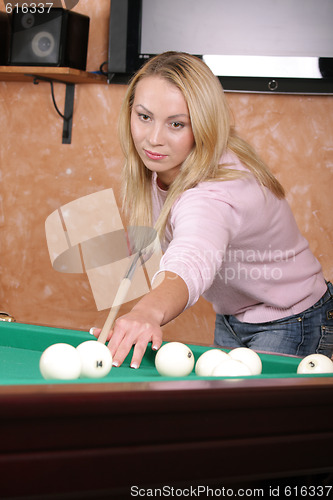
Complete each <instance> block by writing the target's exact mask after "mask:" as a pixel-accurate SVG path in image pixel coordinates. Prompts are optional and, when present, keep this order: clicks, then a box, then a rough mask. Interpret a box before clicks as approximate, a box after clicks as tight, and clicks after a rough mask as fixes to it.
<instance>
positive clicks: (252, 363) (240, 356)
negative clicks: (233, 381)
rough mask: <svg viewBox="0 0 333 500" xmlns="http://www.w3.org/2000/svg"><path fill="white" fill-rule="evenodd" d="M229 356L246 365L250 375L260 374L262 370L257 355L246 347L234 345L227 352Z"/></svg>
mask: <svg viewBox="0 0 333 500" xmlns="http://www.w3.org/2000/svg"><path fill="white" fill-rule="evenodd" d="M229 356H231V357H232V359H236V360H237V361H241V362H242V363H244V364H245V365H246V366H248V367H249V368H250V370H251V373H252V375H260V373H261V372H262V363H261V359H260V357H259V355H258V354H257V353H256V352H255V351H253V350H252V349H250V348H248V347H236V348H235V349H232V351H230V352H229Z"/></svg>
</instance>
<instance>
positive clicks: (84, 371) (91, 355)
mask: <svg viewBox="0 0 333 500" xmlns="http://www.w3.org/2000/svg"><path fill="white" fill-rule="evenodd" d="M76 351H77V352H78V354H79V356H80V359H81V374H80V377H88V378H100V377H105V376H106V375H107V374H108V373H109V372H110V370H111V368H112V354H111V351H110V349H108V347H107V346H106V345H105V344H103V343H102V342H98V341H97V340H87V341H86V342H82V344H79V345H78V346H77V348H76Z"/></svg>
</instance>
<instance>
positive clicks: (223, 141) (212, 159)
mask: <svg viewBox="0 0 333 500" xmlns="http://www.w3.org/2000/svg"><path fill="white" fill-rule="evenodd" d="M148 76H159V77H161V78H164V79H166V80H167V81H168V82H170V83H172V84H174V85H176V87H177V88H178V89H179V90H180V91H181V92H182V94H183V96H184V98H185V101H186V103H187V106H188V110H189V115H190V120H191V126H192V131H193V135H194V147H193V149H192V151H191V153H190V154H189V156H188V157H187V158H186V160H185V161H184V162H183V164H182V167H181V169H180V172H179V174H178V175H177V177H176V178H175V180H174V181H173V182H172V184H171V185H170V186H169V190H168V195H167V198H166V201H165V203H164V206H163V209H162V210H161V213H160V215H159V218H158V220H157V222H156V224H155V228H156V230H157V232H158V234H159V236H160V237H163V234H164V230H165V226H166V224H167V220H168V216H169V213H170V210H171V208H172V206H173V204H174V202H175V201H176V199H177V198H178V197H179V196H180V195H181V194H182V193H183V192H184V191H185V190H187V189H190V188H192V187H194V186H196V185H197V184H198V183H199V182H204V181H213V180H220V181H224V180H230V179H235V178H239V177H240V176H241V175H244V173H242V172H240V171H236V170H233V169H232V168H230V165H226V164H225V165H223V164H222V165H221V163H220V160H221V156H222V155H223V153H224V152H225V151H227V150H228V149H229V150H231V151H233V152H234V153H235V154H236V155H237V156H238V158H239V159H240V161H241V162H242V163H243V164H244V165H245V166H246V167H247V168H248V170H249V171H250V172H252V173H253V175H254V176H255V177H256V178H257V180H258V182H259V183H260V184H261V185H263V186H265V187H267V188H268V189H270V190H271V191H272V192H273V193H274V194H275V195H276V196H277V197H278V198H283V197H284V190H283V187H282V186H281V184H280V183H279V182H278V180H277V179H276V178H275V177H274V176H273V174H272V173H271V172H270V171H269V169H268V167H267V166H266V165H265V163H264V162H263V161H262V160H261V159H260V158H259V156H258V155H257V153H256V152H255V151H254V149H253V148H252V147H251V146H250V145H249V144H248V143H247V142H245V141H244V140H243V139H241V138H240V137H238V136H237V134H236V133H235V131H234V128H233V126H232V125H231V118H230V111H229V107H228V104H227V101H226V98H225V94H224V91H223V89H222V86H221V84H220V82H219V80H218V78H217V77H216V76H215V75H214V74H213V73H212V72H211V70H210V69H209V68H208V66H207V65H206V64H205V63H204V62H203V61H201V60H200V59H199V58H198V57H196V56H192V55H189V54H186V53H182V52H165V53H163V54H160V55H158V56H155V57H153V58H152V59H150V60H149V61H148V62H147V63H146V64H145V65H144V66H143V67H142V68H141V69H140V70H139V71H138V72H137V73H136V74H135V75H134V77H133V78H132V80H131V82H130V84H129V87H128V90H127V93H126V96H125V99H124V101H123V104H122V108H121V112H120V118H119V139H120V144H121V147H122V150H123V153H124V155H125V165H124V170H123V182H122V189H123V210H124V212H125V214H126V215H127V218H128V220H129V223H130V224H131V225H133V226H151V225H152V201H151V179H152V172H151V171H150V170H148V169H147V168H146V167H145V165H144V164H143V162H142V160H141V158H140V157H139V155H138V153H137V151H136V149H135V146H134V143H133V139H132V135H131V112H132V106H133V101H134V96H135V90H136V86H137V84H138V82H139V81H140V80H142V79H143V78H146V77H148ZM225 167H228V168H225Z"/></svg>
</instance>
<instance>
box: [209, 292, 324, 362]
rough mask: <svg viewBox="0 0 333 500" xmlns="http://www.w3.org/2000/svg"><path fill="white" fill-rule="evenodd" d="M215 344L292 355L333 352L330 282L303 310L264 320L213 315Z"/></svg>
mask: <svg viewBox="0 0 333 500" xmlns="http://www.w3.org/2000/svg"><path fill="white" fill-rule="evenodd" d="M215 344H216V345H218V346H223V347H230V348H232V349H233V348H235V347H249V348H251V349H253V350H255V351H263V352H276V353H281V354H291V355H294V356H307V355H308V354H312V353H320V354H325V355H326V356H328V357H329V358H330V357H332V355H333V285H332V283H330V282H328V283H327V291H326V293H325V294H324V295H323V297H322V298H321V299H320V300H319V301H318V302H316V304H314V305H313V306H312V307H309V309H307V310H306V311H303V312H302V313H300V314H295V315H294V316H288V317H286V318H282V319H279V320H276V321H270V322H268V323H243V322H241V321H239V320H238V319H237V318H235V317H234V316H223V315H221V314H217V315H216V323H215Z"/></svg>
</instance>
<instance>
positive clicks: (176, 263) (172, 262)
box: [158, 183, 239, 307]
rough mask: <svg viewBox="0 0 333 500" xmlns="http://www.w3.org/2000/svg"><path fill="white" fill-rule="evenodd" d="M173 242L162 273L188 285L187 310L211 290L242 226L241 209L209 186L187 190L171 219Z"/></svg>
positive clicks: (175, 206) (168, 249)
mask: <svg viewBox="0 0 333 500" xmlns="http://www.w3.org/2000/svg"><path fill="white" fill-rule="evenodd" d="M170 226H171V231H172V240H171V242H170V244H169V246H168V248H167V250H166V252H165V254H164V256H163V257H162V259H161V264H160V269H159V271H158V272H162V271H171V272H173V273H175V274H177V275H178V276H180V277H181V278H182V279H183V280H184V282H185V283H186V285H187V288H188V293H189V299H188V303H187V305H186V307H190V306H191V305H193V304H195V302H196V301H197V300H198V299H199V297H200V296H201V295H202V294H203V293H204V292H205V291H206V290H208V289H209V288H210V287H211V285H212V283H213V281H214V278H215V276H216V274H217V273H218V271H219V269H220V267H221V265H222V262H223V257H224V254H225V252H226V249H227V247H228V244H229V242H230V241H231V240H232V238H233V236H234V234H235V233H236V232H237V229H238V227H239V216H238V214H237V210H235V209H234V207H233V206H232V205H231V204H230V203H228V202H226V201H222V200H221V199H220V198H219V197H218V196H217V195H216V192H215V191H214V189H213V185H212V184H210V185H209V184H208V183H207V185H206V186H205V187H204V188H203V189H198V188H193V189H190V190H188V191H186V192H185V193H184V194H183V195H182V196H181V197H180V198H179V200H178V201H177V202H176V203H175V205H174V207H173V209H172V212H171V217H170Z"/></svg>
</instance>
